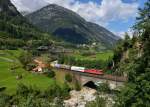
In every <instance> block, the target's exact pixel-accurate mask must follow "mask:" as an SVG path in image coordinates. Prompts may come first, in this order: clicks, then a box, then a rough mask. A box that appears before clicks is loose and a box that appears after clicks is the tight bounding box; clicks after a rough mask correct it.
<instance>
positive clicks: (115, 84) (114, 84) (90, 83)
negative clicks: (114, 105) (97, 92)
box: [80, 76, 124, 89]
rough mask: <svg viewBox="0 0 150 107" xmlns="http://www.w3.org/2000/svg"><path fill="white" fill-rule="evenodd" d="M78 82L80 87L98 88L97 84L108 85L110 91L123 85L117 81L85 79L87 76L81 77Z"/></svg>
mask: <svg viewBox="0 0 150 107" xmlns="http://www.w3.org/2000/svg"><path fill="white" fill-rule="evenodd" d="M80 82H81V85H82V86H93V87H96V86H98V84H99V83H108V84H109V86H110V88H111V89H116V88H119V87H122V86H123V85H124V82H117V81H112V80H106V79H100V78H94V77H87V76H81V77H80ZM91 88H92V87H91Z"/></svg>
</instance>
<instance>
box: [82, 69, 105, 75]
mask: <svg viewBox="0 0 150 107" xmlns="http://www.w3.org/2000/svg"><path fill="white" fill-rule="evenodd" d="M84 72H85V73H90V74H96V75H103V74H104V72H103V70H97V69H86V70H84Z"/></svg>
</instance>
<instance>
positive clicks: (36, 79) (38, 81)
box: [0, 50, 54, 94]
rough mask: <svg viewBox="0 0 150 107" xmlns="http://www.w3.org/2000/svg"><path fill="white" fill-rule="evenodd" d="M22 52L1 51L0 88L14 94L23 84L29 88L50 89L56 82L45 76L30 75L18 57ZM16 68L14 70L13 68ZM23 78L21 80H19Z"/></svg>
mask: <svg viewBox="0 0 150 107" xmlns="http://www.w3.org/2000/svg"><path fill="white" fill-rule="evenodd" d="M21 52H22V50H11V51H10V50H0V87H6V90H5V92H7V93H9V94H13V93H14V92H15V90H16V88H17V85H18V84H20V83H23V84H25V85H27V86H35V87H37V88H39V89H40V90H44V89H46V88H48V87H50V86H51V85H52V84H53V83H54V80H53V79H51V78H48V77H46V76H44V75H39V74H34V73H30V72H29V71H25V70H24V69H23V68H22V65H21V64H20V62H19V61H18V59H17V58H18V57H19V55H20V54H21ZM14 66H15V67H16V69H15V70H12V69H11V68H12V67H14ZM17 76H21V77H22V78H21V79H17Z"/></svg>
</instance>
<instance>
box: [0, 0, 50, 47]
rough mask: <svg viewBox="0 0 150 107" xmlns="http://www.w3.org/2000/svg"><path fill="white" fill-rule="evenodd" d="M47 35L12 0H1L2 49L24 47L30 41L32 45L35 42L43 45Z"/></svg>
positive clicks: (0, 43) (0, 26)
mask: <svg viewBox="0 0 150 107" xmlns="http://www.w3.org/2000/svg"><path fill="white" fill-rule="evenodd" d="M45 35H46V34H45V33H43V32H41V31H39V30H38V29H37V28H36V27H34V26H33V25H32V24H30V22H29V21H28V20H27V19H26V18H24V17H23V16H22V15H21V14H20V13H19V12H18V11H17V9H16V7H15V6H14V5H13V4H12V3H11V2H10V0H0V49H8V48H9V49H10V48H11V49H12V48H13V49H14V48H15V47H23V46H26V45H29V44H28V43H29V42H30V45H31V46H33V44H35V43H36V45H38V44H40V45H42V44H43V43H45V42H44V41H43V43H42V41H41V40H42V38H44V37H45ZM46 36H47V35H46ZM48 36H49V35H48ZM49 37H50V36H49ZM48 39H49V38H48ZM34 42H35V43H34Z"/></svg>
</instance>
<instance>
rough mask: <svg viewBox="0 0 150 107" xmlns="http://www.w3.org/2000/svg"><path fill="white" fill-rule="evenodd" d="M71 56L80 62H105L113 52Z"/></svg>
mask: <svg viewBox="0 0 150 107" xmlns="http://www.w3.org/2000/svg"><path fill="white" fill-rule="evenodd" d="M72 56H74V57H75V58H76V59H81V60H95V59H100V60H103V61H106V60H108V59H109V58H111V57H112V56H113V52H112V51H107V52H101V53H96V54H92V55H82V54H74V55H72Z"/></svg>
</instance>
